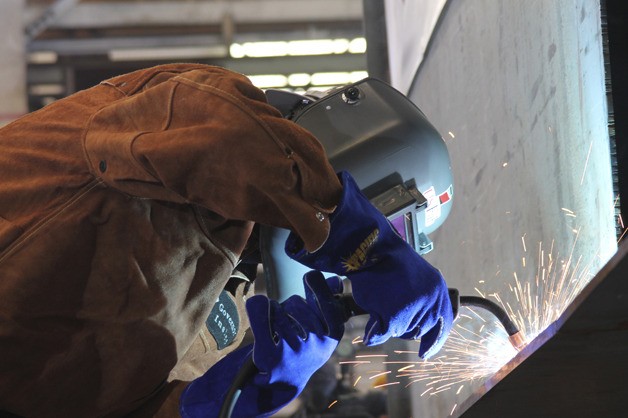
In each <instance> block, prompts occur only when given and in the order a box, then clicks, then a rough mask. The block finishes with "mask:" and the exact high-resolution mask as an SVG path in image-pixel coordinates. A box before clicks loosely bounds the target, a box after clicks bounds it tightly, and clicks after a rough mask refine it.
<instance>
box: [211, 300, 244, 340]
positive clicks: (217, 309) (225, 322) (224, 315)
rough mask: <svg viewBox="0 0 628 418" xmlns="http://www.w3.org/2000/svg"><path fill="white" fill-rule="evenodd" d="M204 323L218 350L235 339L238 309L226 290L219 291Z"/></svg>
mask: <svg viewBox="0 0 628 418" xmlns="http://www.w3.org/2000/svg"><path fill="white" fill-rule="evenodd" d="M205 324H206V325H207V329H208V330H209V332H210V334H211V335H212V336H213V337H214V339H215V340H216V343H217V344H218V349H219V350H222V349H223V348H225V347H228V346H229V345H231V343H232V342H233V340H235V337H236V335H238V325H239V324H240V317H239V316H238V309H237V308H236V305H235V303H234V302H233V300H232V299H231V298H230V297H229V295H228V294H227V291H225V290H223V291H222V292H221V293H220V296H218V299H216V303H215V304H214V307H213V308H212V311H211V313H210V314H209V318H207V321H206V322H205Z"/></svg>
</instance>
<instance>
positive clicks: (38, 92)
mask: <svg viewBox="0 0 628 418" xmlns="http://www.w3.org/2000/svg"><path fill="white" fill-rule="evenodd" d="M28 93H29V94H30V95H33V96H62V95H64V94H65V86H64V85H63V84H55V83H49V84H33V85H32V86H29V88H28Z"/></svg>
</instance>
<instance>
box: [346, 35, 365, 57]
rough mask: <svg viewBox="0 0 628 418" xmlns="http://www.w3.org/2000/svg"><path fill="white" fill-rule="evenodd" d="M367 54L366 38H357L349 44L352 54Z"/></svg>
mask: <svg viewBox="0 0 628 418" xmlns="http://www.w3.org/2000/svg"><path fill="white" fill-rule="evenodd" d="M365 52H366V39H365V38H355V39H353V40H352V41H351V42H349V53H350V54H364V53H365Z"/></svg>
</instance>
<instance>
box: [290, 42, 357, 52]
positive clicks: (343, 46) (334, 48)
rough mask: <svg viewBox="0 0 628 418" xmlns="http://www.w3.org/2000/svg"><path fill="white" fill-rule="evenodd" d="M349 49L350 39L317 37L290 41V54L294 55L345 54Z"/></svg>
mask: <svg viewBox="0 0 628 418" xmlns="http://www.w3.org/2000/svg"><path fill="white" fill-rule="evenodd" d="M348 50H349V40H348V39H317V40H310V41H290V42H288V55H292V56H303V55H332V54H344V53H345V52H347V51H348Z"/></svg>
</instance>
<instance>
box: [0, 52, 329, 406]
mask: <svg viewBox="0 0 628 418" xmlns="http://www.w3.org/2000/svg"><path fill="white" fill-rule="evenodd" d="M340 193H341V185H340V183H339V181H338V179H337V177H336V175H335V173H334V171H333V169H332V168H331V167H330V165H329V163H328V161H327V159H326V156H325V155H324V151H323V149H322V147H321V145H320V144H319V142H318V141H317V140H316V139H315V138H314V137H313V136H312V135H311V134H310V133H308V132H307V131H305V130H304V129H302V128H300V127H299V126H297V125H296V124H294V123H292V122H290V121H288V120H286V119H283V118H282V117H281V115H280V114H279V112H277V111H276V110H275V109H274V108H273V107H272V106H270V105H268V104H267V103H266V101H265V96H264V94H263V92H262V91H261V90H259V89H257V88H255V87H254V86H253V85H252V84H251V83H250V82H249V80H248V79H247V78H246V77H244V76H242V75H239V74H236V73H233V72H230V71H227V70H225V69H222V68H217V67H211V66H204V65H190V64H172V65H164V66H158V67H154V68H149V69H146V70H141V71H136V72H133V73H130V74H126V75H122V76H119V77H116V78H113V79H110V80H107V81H104V82H102V83H101V84H100V85H98V86H95V87H93V88H91V89H88V90H84V91H81V92H78V93H76V94H74V95H72V96H70V97H68V98H65V99H63V100H59V101H57V102H55V103H53V104H51V105H48V106H46V107H45V108H43V109H41V110H39V111H36V112H33V113H31V114H28V115H26V116H24V117H22V118H20V119H18V120H16V121H14V122H13V123H11V124H9V125H7V126H5V127H4V128H2V129H1V130H0V410H4V411H10V412H12V413H14V414H18V415H22V416H36V417H48V416H51V417H91V416H108V415H111V416H119V415H124V414H127V413H128V412H130V411H131V410H134V409H135V408H138V407H139V406H141V405H142V404H144V403H145V402H146V401H147V400H148V399H149V398H150V397H151V396H152V395H153V394H155V393H156V392H159V390H160V388H162V387H163V385H164V382H166V381H167V379H168V376H169V374H170V373H171V371H172V370H173V369H174V368H175V366H176V365H177V364H178V363H179V364H180V363H181V359H182V358H183V357H184V356H185V355H186V353H188V351H189V349H190V347H191V346H192V345H193V344H195V342H198V338H199V333H201V334H202V332H203V329H204V326H205V325H204V324H205V322H206V320H207V318H208V314H209V312H210V310H211V309H212V307H213V306H214V302H215V301H216V300H217V297H218V295H219V294H220V293H221V291H222V290H223V288H224V287H225V284H226V283H227V281H228V280H229V277H230V274H231V272H232V270H233V268H234V265H235V264H236V263H237V262H238V258H239V255H240V253H241V251H242V250H243V248H244V246H245V244H246V242H247V239H248V237H249V235H250V232H251V230H252V226H253V224H254V223H256V222H257V223H260V224H267V225H274V226H279V227H285V228H289V229H292V230H293V231H295V232H296V233H297V234H298V235H299V236H300V237H301V238H302V239H303V241H304V243H305V246H306V248H307V249H309V250H315V249H316V248H318V247H319V246H320V245H322V243H323V242H324V241H325V240H326V238H327V235H328V232H329V222H328V218H327V215H328V214H330V213H331V212H332V211H333V209H334V208H335V205H336V204H337V203H338V199H339V197H340ZM295 280H299V278H295ZM241 296H242V295H241V294H240V299H241ZM236 299H237V297H236ZM241 302H242V300H237V303H239V304H240V305H241ZM240 312H243V311H242V310H241V308H240ZM201 337H202V335H201ZM205 337H206V338H207V336H205ZM209 345H210V346H212V344H209ZM215 346H216V344H213V347H215ZM235 346H236V344H232V345H231V346H229V347H227V348H225V349H223V350H220V351H217V350H215V352H213V353H212V352H210V353H207V356H208V359H209V360H208V359H205V360H204V363H205V364H207V365H208V366H209V365H211V364H213V363H214V362H215V361H217V360H218V359H219V358H220V357H222V356H224V355H225V354H226V353H227V352H229V351H231V350H233V349H234V348H236V347H235ZM210 351H211V350H210ZM174 396H176V393H174V392H173V394H172V396H171V398H172V397H174ZM170 402H171V403H172V404H173V405H176V399H175V400H173V399H170Z"/></svg>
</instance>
